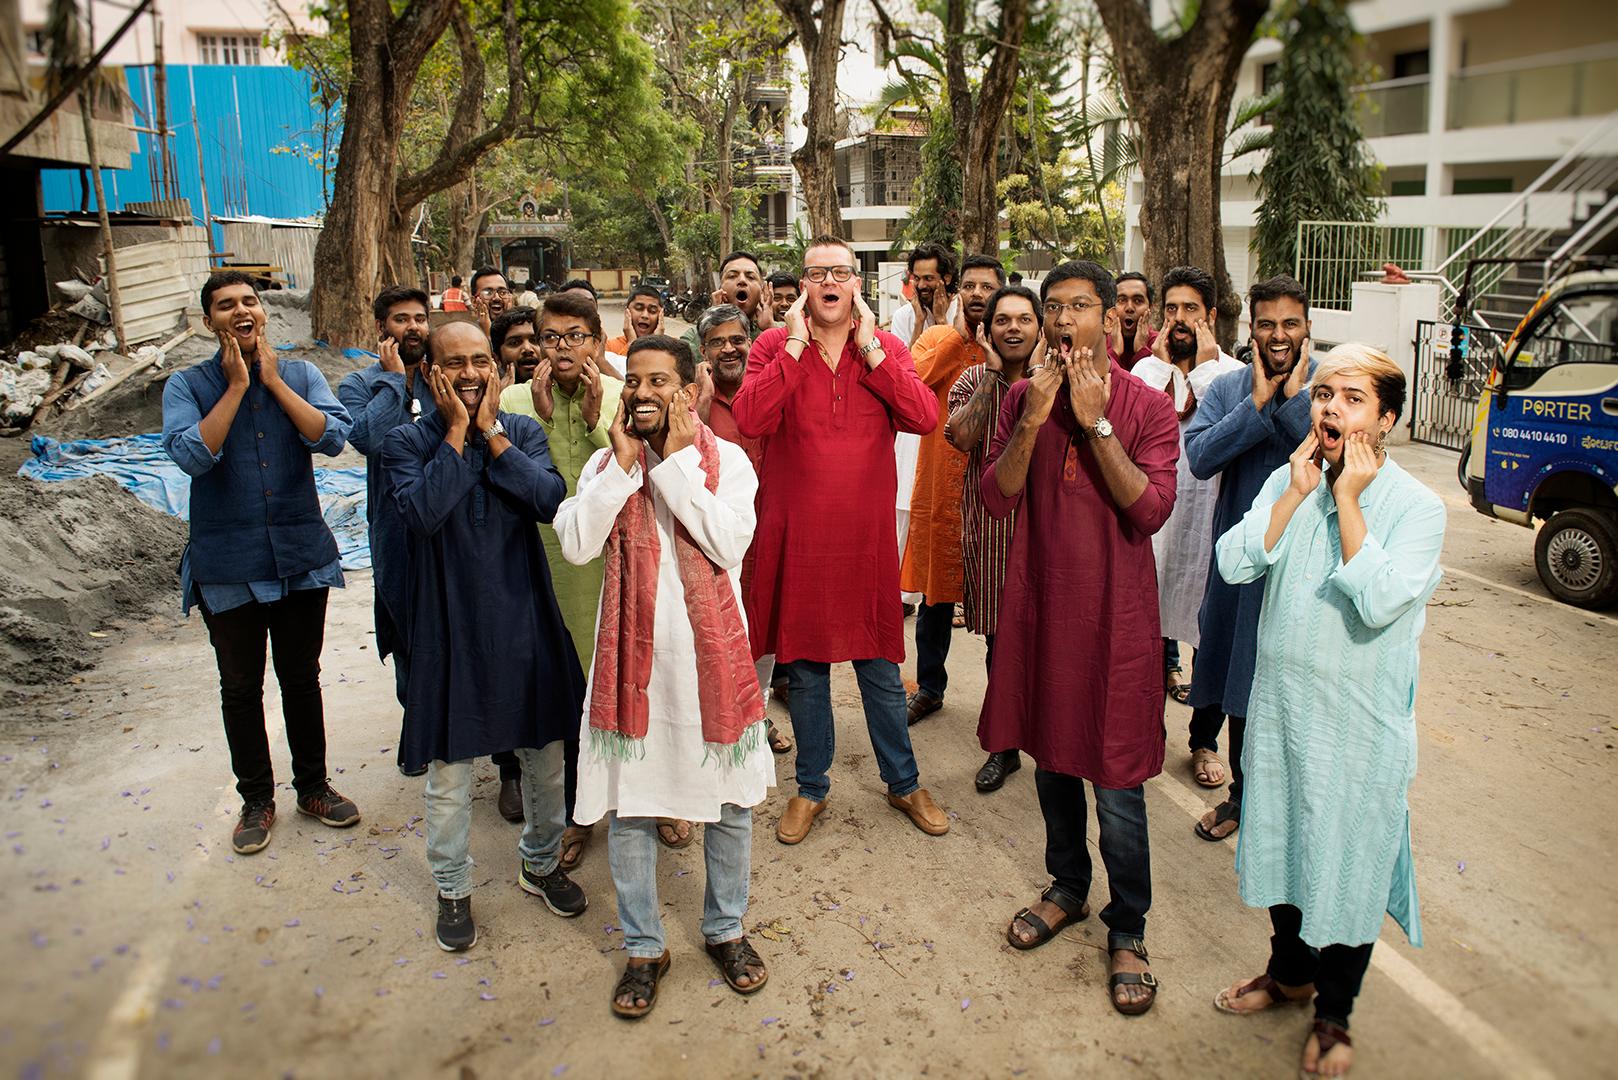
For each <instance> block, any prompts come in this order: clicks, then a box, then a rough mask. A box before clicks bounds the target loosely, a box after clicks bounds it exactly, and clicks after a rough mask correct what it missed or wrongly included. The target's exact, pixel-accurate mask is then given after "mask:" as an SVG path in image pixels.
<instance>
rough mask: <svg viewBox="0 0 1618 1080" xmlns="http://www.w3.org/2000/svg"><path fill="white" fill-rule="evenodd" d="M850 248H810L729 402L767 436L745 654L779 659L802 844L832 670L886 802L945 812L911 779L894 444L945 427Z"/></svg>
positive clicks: (912, 812) (792, 818)
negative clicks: (851, 678) (875, 309)
mask: <svg viewBox="0 0 1618 1080" xmlns="http://www.w3.org/2000/svg"><path fill="white" fill-rule="evenodd" d="M859 290H860V279H859V276H858V272H857V269H856V265H855V257H854V252H853V251H852V250H851V249H850V248H849V246H848V244H847V243H845V242H844V241H842V240H840V239H838V238H836V237H833V236H823V237H820V238H818V239H816V240H815V241H814V242H813V243H812V244H810V245H809V249H808V251H807V252H806V253H805V255H804V272H803V294H802V295H801V296H799V297H798V301H797V303H795V304H793V305H792V308H791V309H790V310H789V311H788V312H787V325H786V327H785V328H784V329H775V330H769V331H766V332H765V333H764V334H763V335H762V336H761V337H760V338H759V339H758V341H757V342H755V343H754V345H753V349H752V352H751V353H750V354H749V355H748V358H747V376H746V379H745V380H744V381H743V383H742V388H741V390H740V391H739V392H738V393H737V395H736V398H735V400H734V401H733V402H732V408H733V410H734V411H735V415H736V426H737V427H738V428H739V429H740V431H741V433H742V434H743V435H745V436H747V437H748V438H754V439H763V440H764V468H763V475H762V477H761V484H760V490H759V503H758V530H757V532H756V533H755V538H754V555H753V558H754V563H753V580H752V588H751V590H750V592H749V595H748V602H747V609H748V620H747V621H748V626H749V629H750V632H751V635H752V639H753V654H754V655H755V656H762V655H764V654H765V653H773V654H775V656H776V659H777V660H778V661H780V662H781V663H783V664H785V665H787V666H788V681H789V684H790V687H791V694H790V698H789V700H788V707H789V708H790V709H791V711H792V728H793V732H794V734H795V735H796V737H797V742H798V755H797V783H798V794H797V795H795V796H793V797H792V799H791V801H790V802H789V803H788V804H787V809H786V813H785V814H784V815H783V816H782V818H781V821H780V823H779V825H778V826H777V828H776V839H778V840H780V841H781V842H782V843H783V844H796V843H798V842H800V841H801V840H803V839H804V837H806V836H808V835H809V830H810V828H811V827H812V826H813V824H814V821H815V818H816V817H818V816H819V815H820V814H821V813H822V812H823V811H824V810H825V808H826V796H827V792H828V791H829V789H830V780H829V778H828V776H827V772H828V770H829V769H830V768H831V764H832V759H833V754H834V753H835V741H834V740H835V734H834V727H833V723H832V711H831V665H832V664H835V663H842V662H843V661H852V662H853V664H854V673H855V675H856V676H857V677H858V679H859V684H860V696H861V698H862V700H863V702H864V705H865V724H866V728H867V730H868V731H869V732H870V736H871V746H872V749H873V750H875V752H876V758H877V763H878V768H879V770H880V772H881V775H882V779H883V780H884V781H885V782H886V784H887V788H888V803H889V804H890V805H891V806H893V807H894V808H895V809H897V810H899V811H901V812H902V813H904V814H905V815H906V816H908V817H909V818H910V820H911V821H912V822H913V823H914V824H915V825H916V827H917V828H919V829H921V830H922V831H923V832H926V833H928V834H930V835H933V836H939V835H942V834H944V833H945V832H948V831H949V819H948V817H946V816H945V814H944V812H943V811H942V810H941V809H940V808H939V807H938V805H937V804H936V803H934V802H933V800H932V797H931V796H930V795H928V793H927V790H926V789H925V788H923V787H921V785H920V781H919V779H918V777H917V768H916V758H915V754H914V753H913V752H912V750H911V747H910V732H909V730H908V728H907V727H906V725H905V692H904V683H903V681H902V680H901V679H900V677H899V662H900V661H901V660H903V659H904V619H903V615H902V613H901V611H900V608H899V597H898V592H899V552H898V543H897V537H896V536H895V532H894V522H893V517H892V507H893V505H894V494H895V490H896V489H897V486H898V478H897V476H896V475H895V472H894V466H893V437H894V433H895V432H896V431H898V430H904V431H910V432H914V433H915V434H918V435H924V434H926V433H927V432H929V431H931V430H932V429H933V428H934V427H936V426H937V424H938V399H937V398H936V397H934V395H933V393H932V391H930V390H929V389H928V388H927V385H926V384H925V383H923V382H922V381H921V380H920V379H918V378H917V377H916V370H915V366H914V364H912V363H911V360H910V350H909V349H908V348H906V347H905V344H904V342H902V341H900V340H899V339H898V338H896V337H895V336H893V335H892V334H888V333H885V332H883V331H880V330H878V329H877V327H876V316H875V315H873V314H872V312H871V309H870V308H869V307H868V306H867V305H866V303H865V299H864V298H863V297H862V296H861V295H860V292H859Z"/></svg>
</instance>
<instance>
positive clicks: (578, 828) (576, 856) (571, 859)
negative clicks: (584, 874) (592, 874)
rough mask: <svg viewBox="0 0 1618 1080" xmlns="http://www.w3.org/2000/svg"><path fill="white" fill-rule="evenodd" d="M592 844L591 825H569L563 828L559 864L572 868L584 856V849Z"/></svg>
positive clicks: (565, 868)
mask: <svg viewBox="0 0 1618 1080" xmlns="http://www.w3.org/2000/svg"><path fill="white" fill-rule="evenodd" d="M589 846H590V826H588V825H569V826H568V827H567V828H566V829H563V830H562V855H561V859H560V862H559V865H560V866H561V867H562V869H563V870H571V869H573V868H574V867H575V866H577V865H579V861H580V860H581V859H583V858H584V849H585V848H587V847H589Z"/></svg>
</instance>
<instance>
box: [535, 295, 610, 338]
mask: <svg viewBox="0 0 1618 1080" xmlns="http://www.w3.org/2000/svg"><path fill="white" fill-rule="evenodd" d="M539 315H540V318H544V317H545V316H547V315H565V316H571V317H572V318H575V319H583V320H584V321H585V322H586V323H587V324H588V325H589V327H590V332H591V333H592V334H595V335H596V336H597V337H600V336H601V309H600V308H598V307H596V302H595V301H594V300H586V299H585V298H584V297H582V296H574V295H573V294H571V293H569V292H566V291H564V289H558V290H556V291H555V292H553V293H551V294H550V295H549V296H547V297H545V306H544V307H542V308H540V310H539Z"/></svg>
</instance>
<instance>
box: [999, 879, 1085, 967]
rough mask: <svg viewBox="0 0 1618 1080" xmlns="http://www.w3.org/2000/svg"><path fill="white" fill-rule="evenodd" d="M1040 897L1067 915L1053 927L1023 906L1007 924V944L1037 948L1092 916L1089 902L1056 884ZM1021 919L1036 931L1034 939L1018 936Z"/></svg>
mask: <svg viewBox="0 0 1618 1080" xmlns="http://www.w3.org/2000/svg"><path fill="white" fill-rule="evenodd" d="M1039 898H1040V899H1041V900H1044V901H1046V902H1047V903H1051V904H1055V905H1056V906H1057V907H1058V908H1060V909H1061V911H1062V914H1063V915H1065V916H1067V917H1066V918H1065V919H1063V920H1062V921H1061V922H1059V923H1057V924H1056V925H1055V926H1054V927H1052V926H1050V925H1048V924H1047V923H1046V922H1045V920H1044V919H1041V918H1040V917H1039V916H1038V915H1035V914H1034V913H1033V912H1032V911H1030V910H1029V909H1028V908H1023V909H1022V910H1021V911H1019V912H1017V914H1015V915H1013V916H1012V917H1011V922H1010V923H1009V924H1008V925H1007V926H1006V944H1008V945H1010V946H1011V947H1012V948H1013V949H1019V950H1021V951H1023V952H1027V951H1028V950H1029V949H1037V948H1039V947H1040V946H1041V945H1043V944H1045V943H1046V942H1047V941H1049V940H1051V938H1053V937H1055V936H1056V935H1057V934H1060V933H1061V932H1062V931H1063V930H1065V929H1067V927H1068V926H1069V925H1070V924H1072V923H1076V922H1083V921H1084V920H1085V919H1088V918H1089V917H1090V905H1089V904H1087V903H1085V902H1084V901H1083V900H1080V899H1079V898H1078V897H1076V896H1073V895H1071V894H1069V893H1068V892H1066V891H1065V890H1062V889H1058V888H1057V887H1056V886H1055V885H1052V886H1051V887H1050V888H1048V889H1046V890H1045V891H1044V892H1042V893H1040V894H1039ZM1019 920H1021V921H1022V922H1025V923H1027V924H1028V928H1029V929H1030V930H1032V931H1033V932H1034V939H1033V940H1032V941H1024V940H1022V939H1021V938H1019V937H1018V936H1017V923H1018V921H1019Z"/></svg>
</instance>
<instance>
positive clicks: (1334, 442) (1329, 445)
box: [1320, 420, 1343, 450]
mask: <svg viewBox="0 0 1618 1080" xmlns="http://www.w3.org/2000/svg"><path fill="white" fill-rule="evenodd" d="M1342 445H1343V429H1342V428H1341V427H1340V426H1339V425H1338V424H1337V423H1336V422H1335V421H1331V420H1322V421H1321V422H1320V446H1321V449H1323V450H1336V449H1337V448H1338V447H1340V446H1342Z"/></svg>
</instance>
